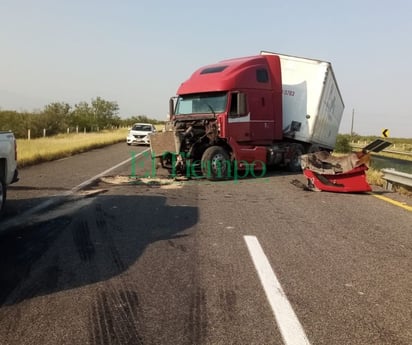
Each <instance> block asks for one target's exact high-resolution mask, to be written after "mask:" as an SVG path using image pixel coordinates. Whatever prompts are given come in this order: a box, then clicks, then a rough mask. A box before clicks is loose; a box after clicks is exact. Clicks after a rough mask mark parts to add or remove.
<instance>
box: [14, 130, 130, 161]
mask: <svg viewBox="0 0 412 345" xmlns="http://www.w3.org/2000/svg"><path fill="white" fill-rule="evenodd" d="M126 136H127V129H118V130H114V131H101V132H98V133H86V134H84V133H79V134H75V133H73V134H61V135H57V136H54V137H50V138H39V139H31V140H27V139H18V140H17V157H18V166H19V167H20V168H21V167H24V166H27V165H32V164H37V163H40V162H46V161H51V160H55V159H60V158H63V157H68V156H72V155H74V154H76V153H80V152H85V151H88V150H91V149H95V148H98V147H103V146H106V145H111V144H115V143H118V142H121V141H126Z"/></svg>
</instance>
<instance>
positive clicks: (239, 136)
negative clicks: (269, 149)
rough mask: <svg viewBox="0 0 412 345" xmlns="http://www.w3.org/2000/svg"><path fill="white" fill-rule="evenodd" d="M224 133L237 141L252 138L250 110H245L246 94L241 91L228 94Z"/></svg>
mask: <svg viewBox="0 0 412 345" xmlns="http://www.w3.org/2000/svg"><path fill="white" fill-rule="evenodd" d="M226 133H227V134H226V136H227V137H232V138H234V139H235V140H236V141H237V142H246V141H251V140H252V138H251V133H250V112H248V111H247V104H246V95H245V94H244V93H242V92H233V93H231V94H230V98H229V113H228V120H227V127H226Z"/></svg>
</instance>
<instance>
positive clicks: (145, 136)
mask: <svg viewBox="0 0 412 345" xmlns="http://www.w3.org/2000/svg"><path fill="white" fill-rule="evenodd" d="M155 132H156V128H155V126H154V125H152V124H151V123H135V124H134V125H133V126H132V128H131V129H130V130H129V134H128V135H127V138H126V142H127V145H132V144H137V145H139V144H143V145H149V144H150V134H151V133H155Z"/></svg>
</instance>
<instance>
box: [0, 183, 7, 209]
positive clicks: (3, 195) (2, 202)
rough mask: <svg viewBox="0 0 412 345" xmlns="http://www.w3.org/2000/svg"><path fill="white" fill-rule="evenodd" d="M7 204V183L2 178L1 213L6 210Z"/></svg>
mask: <svg viewBox="0 0 412 345" xmlns="http://www.w3.org/2000/svg"><path fill="white" fill-rule="evenodd" d="M5 204H6V184H5V183H4V181H3V180H1V179H0V215H1V214H2V213H3V211H4V205H5Z"/></svg>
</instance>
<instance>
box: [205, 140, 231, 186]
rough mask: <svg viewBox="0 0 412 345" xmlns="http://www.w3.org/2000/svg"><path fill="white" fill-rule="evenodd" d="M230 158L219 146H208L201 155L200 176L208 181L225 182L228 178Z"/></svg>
mask: <svg viewBox="0 0 412 345" xmlns="http://www.w3.org/2000/svg"><path fill="white" fill-rule="evenodd" d="M230 165H231V162H230V157H229V154H228V153H227V151H226V150H225V149H224V148H223V147H220V146H210V147H209V148H207V149H206V150H205V152H204V153H203V155H202V160H201V167H202V174H203V176H205V177H206V178H207V179H208V180H210V181H219V180H225V179H227V178H228V177H230V176H229V175H230V170H231V168H230Z"/></svg>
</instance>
